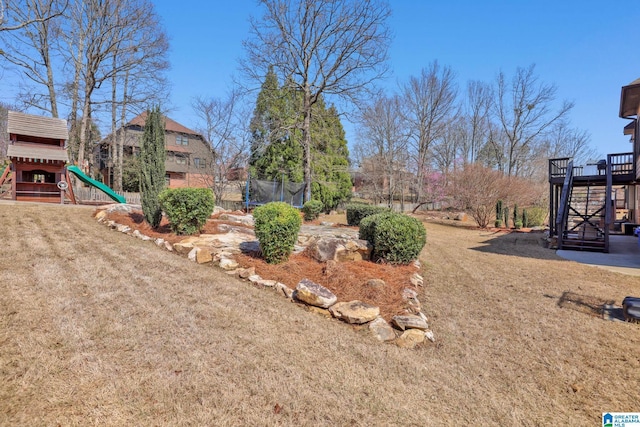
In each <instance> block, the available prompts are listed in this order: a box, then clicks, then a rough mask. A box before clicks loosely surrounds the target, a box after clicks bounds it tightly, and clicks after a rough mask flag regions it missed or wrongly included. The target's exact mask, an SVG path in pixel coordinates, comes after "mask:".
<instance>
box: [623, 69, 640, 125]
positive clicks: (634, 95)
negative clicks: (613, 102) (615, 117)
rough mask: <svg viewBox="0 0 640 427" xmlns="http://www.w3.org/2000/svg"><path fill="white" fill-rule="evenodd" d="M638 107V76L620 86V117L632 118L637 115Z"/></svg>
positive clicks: (639, 79) (639, 93)
mask: <svg viewBox="0 0 640 427" xmlns="http://www.w3.org/2000/svg"><path fill="white" fill-rule="evenodd" d="M639 107H640V78H638V79H635V80H634V81H632V82H631V83H629V84H628V85H627V86H622V93H621V94H620V117H622V118H626V119H629V118H632V117H634V116H637V115H638V108H639Z"/></svg>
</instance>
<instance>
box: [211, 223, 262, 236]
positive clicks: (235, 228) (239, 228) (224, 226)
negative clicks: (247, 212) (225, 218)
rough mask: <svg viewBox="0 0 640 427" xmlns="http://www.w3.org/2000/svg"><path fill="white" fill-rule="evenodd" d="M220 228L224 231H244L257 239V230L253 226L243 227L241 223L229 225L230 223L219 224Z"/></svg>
mask: <svg viewBox="0 0 640 427" xmlns="http://www.w3.org/2000/svg"><path fill="white" fill-rule="evenodd" d="M218 230H220V231H221V232H222V233H244V234H249V235H251V236H253V238H254V239H255V235H256V233H255V231H253V230H252V229H251V228H247V227H242V226H239V225H229V224H219V225H218Z"/></svg>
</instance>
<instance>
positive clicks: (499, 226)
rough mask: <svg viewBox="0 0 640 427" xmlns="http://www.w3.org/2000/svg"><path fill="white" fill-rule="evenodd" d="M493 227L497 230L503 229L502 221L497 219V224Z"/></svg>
mask: <svg viewBox="0 0 640 427" xmlns="http://www.w3.org/2000/svg"><path fill="white" fill-rule="evenodd" d="M493 226H494V227H495V228H502V220H501V219H496V220H495V222H494V223H493Z"/></svg>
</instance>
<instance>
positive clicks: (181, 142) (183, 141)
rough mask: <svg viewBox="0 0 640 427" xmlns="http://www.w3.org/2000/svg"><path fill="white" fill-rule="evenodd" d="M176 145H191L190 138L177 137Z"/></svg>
mask: <svg viewBox="0 0 640 427" xmlns="http://www.w3.org/2000/svg"><path fill="white" fill-rule="evenodd" d="M176 145H189V137H187V136H184V135H176Z"/></svg>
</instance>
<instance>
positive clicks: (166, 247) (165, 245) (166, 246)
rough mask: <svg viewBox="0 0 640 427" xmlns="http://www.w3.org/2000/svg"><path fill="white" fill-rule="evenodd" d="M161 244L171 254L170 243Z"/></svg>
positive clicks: (171, 247)
mask: <svg viewBox="0 0 640 427" xmlns="http://www.w3.org/2000/svg"><path fill="white" fill-rule="evenodd" d="M163 244H164V248H165V249H166V250H168V251H169V252H173V245H172V244H171V243H169V242H167V241H164V242H163Z"/></svg>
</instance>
